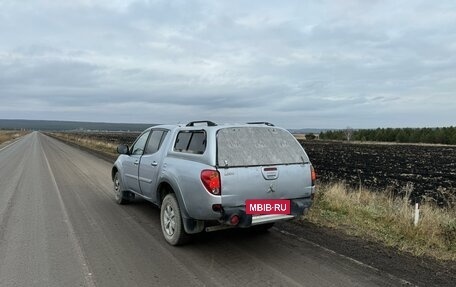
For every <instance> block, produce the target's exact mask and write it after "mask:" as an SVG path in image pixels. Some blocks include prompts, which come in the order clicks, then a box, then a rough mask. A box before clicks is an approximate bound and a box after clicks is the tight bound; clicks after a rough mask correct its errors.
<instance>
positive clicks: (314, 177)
mask: <svg viewBox="0 0 456 287" xmlns="http://www.w3.org/2000/svg"><path fill="white" fill-rule="evenodd" d="M310 177H311V179H312V186H314V185H315V181H317V173H316V172H315V169H314V167H313V166H312V165H311V166H310Z"/></svg>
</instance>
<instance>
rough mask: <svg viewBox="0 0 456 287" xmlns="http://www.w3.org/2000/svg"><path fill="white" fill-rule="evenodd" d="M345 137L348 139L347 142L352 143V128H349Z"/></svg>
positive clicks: (345, 132) (345, 131)
mask: <svg viewBox="0 0 456 287" xmlns="http://www.w3.org/2000/svg"><path fill="white" fill-rule="evenodd" d="M344 135H345V138H346V139H347V141H350V140H351V138H352V136H353V129H352V128H351V127H347V128H346V129H345V130H344Z"/></svg>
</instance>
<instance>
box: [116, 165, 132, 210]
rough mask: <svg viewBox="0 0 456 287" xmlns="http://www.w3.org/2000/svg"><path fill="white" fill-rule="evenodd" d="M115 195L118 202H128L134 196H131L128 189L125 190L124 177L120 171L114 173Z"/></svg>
mask: <svg viewBox="0 0 456 287" xmlns="http://www.w3.org/2000/svg"><path fill="white" fill-rule="evenodd" d="M114 197H115V198H116V202H117V203H118V204H127V203H129V202H130V199H131V198H132V196H129V192H128V191H124V190H123V185H122V178H121V177H120V174H119V172H116V175H114Z"/></svg>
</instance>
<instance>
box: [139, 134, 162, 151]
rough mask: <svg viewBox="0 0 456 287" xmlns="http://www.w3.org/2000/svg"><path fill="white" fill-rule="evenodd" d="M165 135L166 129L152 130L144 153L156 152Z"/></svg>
mask: <svg viewBox="0 0 456 287" xmlns="http://www.w3.org/2000/svg"><path fill="white" fill-rule="evenodd" d="M165 136H166V131H152V134H151V135H150V138H149V141H148V142H147V145H146V149H145V151H144V154H153V153H156V152H157V151H158V150H159V149H160V146H161V144H162V142H163V139H164V138H165Z"/></svg>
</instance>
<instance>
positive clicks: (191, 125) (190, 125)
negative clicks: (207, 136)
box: [186, 121, 217, 127]
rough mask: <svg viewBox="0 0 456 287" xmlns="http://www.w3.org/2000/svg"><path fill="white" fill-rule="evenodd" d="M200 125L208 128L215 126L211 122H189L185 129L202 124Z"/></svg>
mask: <svg viewBox="0 0 456 287" xmlns="http://www.w3.org/2000/svg"><path fill="white" fill-rule="evenodd" d="M202 123H205V124H206V125H207V126H208V127H215V126H217V124H216V123H214V122H211V121H193V122H189V123H188V124H187V125H186V126H187V127H194V126H195V124H202Z"/></svg>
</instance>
